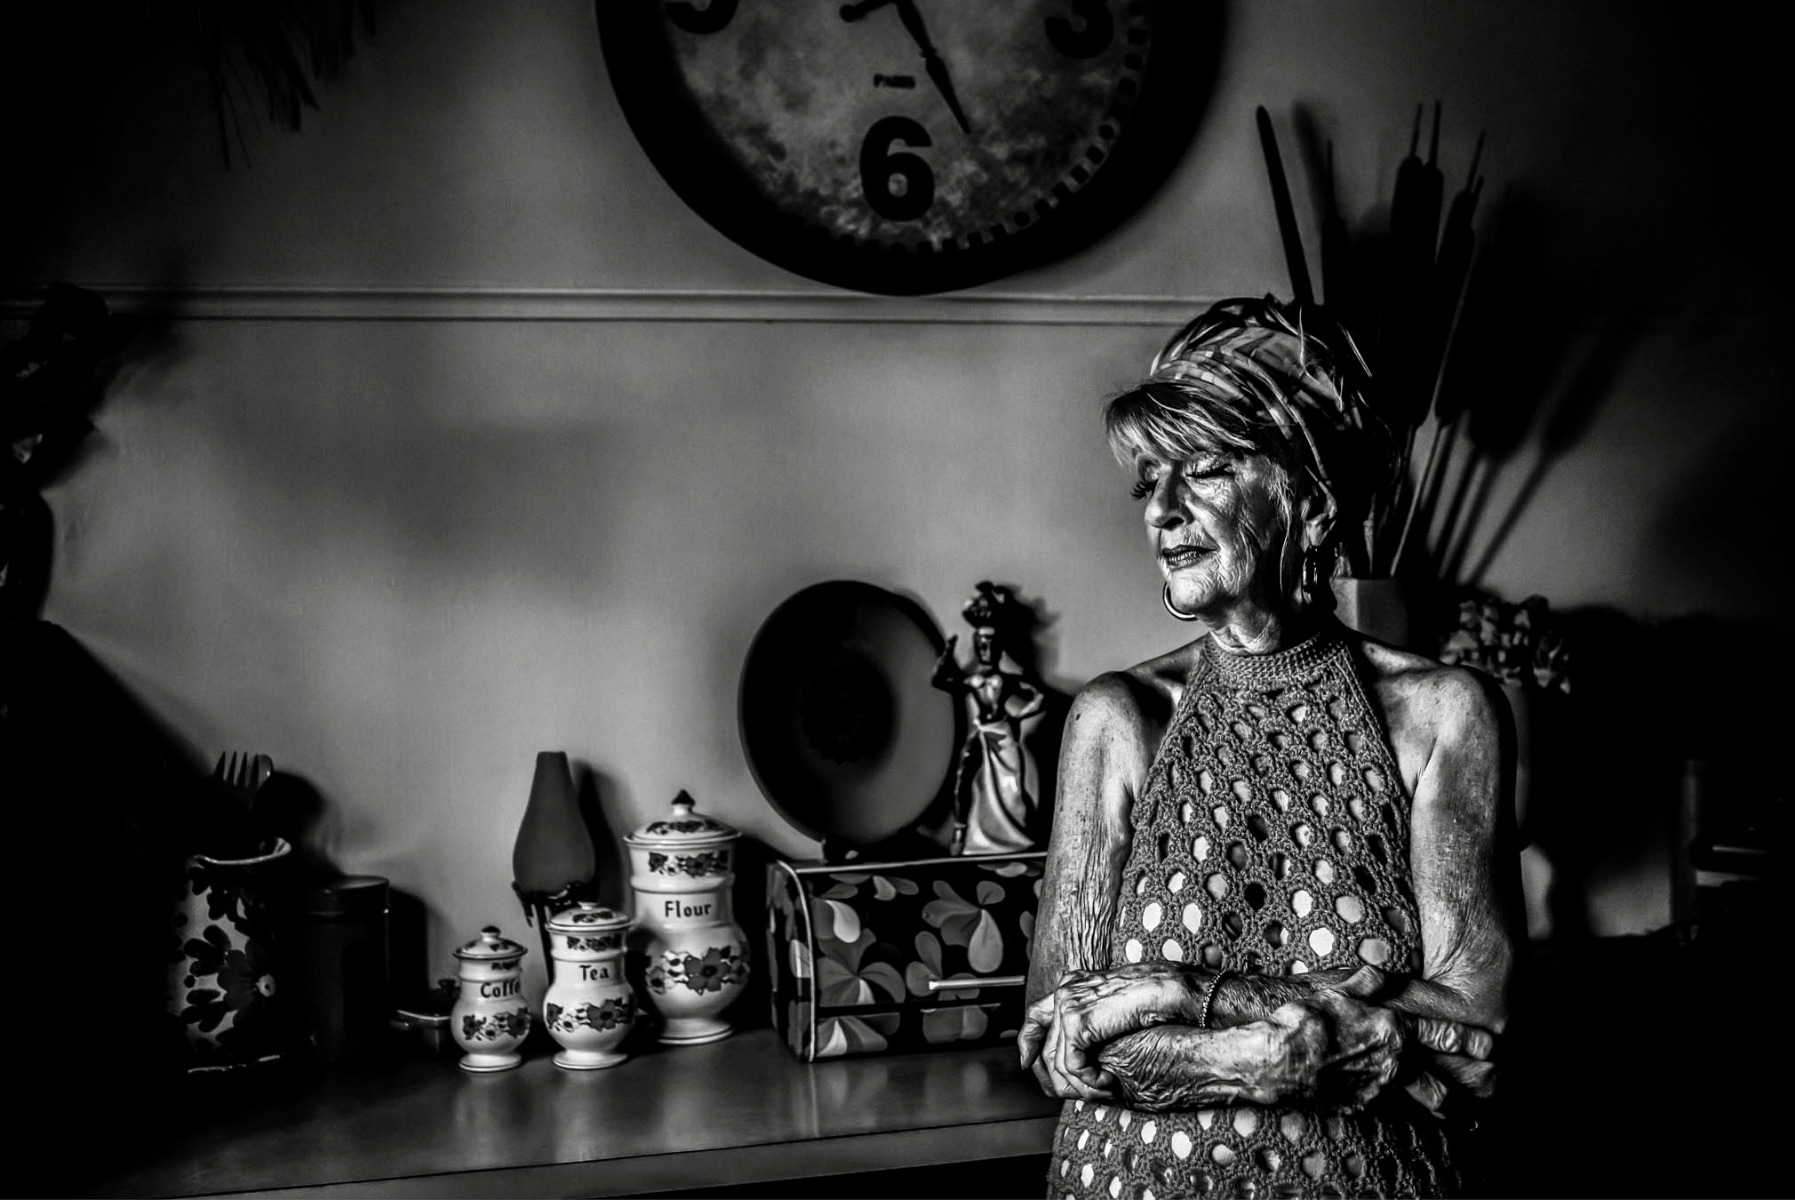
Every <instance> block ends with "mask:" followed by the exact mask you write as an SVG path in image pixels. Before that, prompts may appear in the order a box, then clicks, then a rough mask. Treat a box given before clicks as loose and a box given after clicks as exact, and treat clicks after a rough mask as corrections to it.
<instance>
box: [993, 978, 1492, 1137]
mask: <svg viewBox="0 0 1795 1200" xmlns="http://www.w3.org/2000/svg"><path fill="white" fill-rule="evenodd" d="M1193 973H1195V972H1190V971H1186V970H1185V969H1183V968H1181V967H1180V966H1179V964H1175V963H1164V962H1156V963H1134V964H1129V965H1128V966H1125V967H1122V968H1119V969H1117V970H1115V971H1070V972H1067V973H1066V975H1065V977H1064V978H1062V979H1061V981H1060V986H1059V987H1058V988H1056V989H1055V990H1054V991H1053V992H1052V993H1050V994H1048V995H1046V996H1043V997H1042V998H1041V999H1039V1000H1037V1001H1036V1002H1035V1003H1034V1004H1033V1005H1031V1006H1030V1007H1029V1010H1028V1014H1027V1017H1026V1019H1025V1021H1024V1023H1023V1028H1022V1032H1021V1035H1020V1037H1019V1038H1018V1045H1019V1048H1020V1050H1021V1054H1022V1062H1023V1065H1024V1066H1025V1067H1029V1068H1031V1069H1032V1070H1033V1071H1034V1074H1035V1077H1036V1079H1037V1080H1038V1081H1039V1082H1040V1083H1041V1086H1042V1090H1044V1091H1046V1092H1048V1093H1050V1094H1052V1095H1057V1096H1064V1097H1068V1098H1076V1099H1084V1100H1120V1101H1122V1102H1124V1103H1127V1104H1128V1105H1129V1106H1130V1107H1134V1108H1143V1109H1164V1108H1174V1107H1183V1106H1186V1105H1192V1106H1194V1105H1200V1104H1206V1103H1226V1102H1229V1101H1232V1100H1249V1101H1251V1102H1253V1103H1256V1104H1300V1105H1305V1106H1309V1107H1320V1108H1328V1109H1334V1110H1340V1111H1353V1110H1357V1109H1360V1108H1363V1107H1365V1106H1366V1105H1367V1104H1369V1103H1370V1102H1371V1101H1372V1100H1373V1099H1375V1098H1376V1097H1377V1095H1378V1094H1379V1093H1380V1092H1381V1091H1383V1089H1384V1088H1385V1087H1387V1086H1389V1085H1390V1084H1391V1083H1392V1082H1394V1081H1396V1080H1397V1079H1398V1078H1399V1074H1400V1073H1402V1072H1403V1071H1404V1070H1405V1067H1406V1078H1404V1080H1403V1087H1404V1089H1405V1090H1406V1091H1407V1092H1408V1093H1409V1094H1410V1095H1411V1096H1413V1097H1414V1098H1415V1099H1416V1100H1418V1101H1419V1102H1420V1103H1421V1104H1422V1105H1423V1106H1424V1107H1426V1108H1428V1109H1430V1110H1435V1111H1437V1110H1438V1109H1439V1108H1440V1107H1441V1106H1442V1105H1443V1104H1444V1103H1445V1101H1446V1099H1447V1097H1448V1095H1449V1094H1450V1091H1451V1089H1450V1086H1449V1084H1448V1082H1447V1080H1446V1079H1442V1078H1440V1077H1439V1075H1438V1074H1436V1071H1437V1070H1439V1068H1438V1067H1437V1066H1435V1065H1434V1064H1431V1063H1430V1064H1429V1065H1428V1066H1421V1065H1418V1064H1415V1063H1414V1061H1413V1060H1414V1058H1415V1056H1416V1055H1417V1054H1419V1053H1427V1054H1429V1055H1430V1056H1431V1057H1432V1058H1449V1059H1454V1060H1458V1062H1457V1074H1456V1075H1449V1076H1448V1078H1449V1079H1452V1081H1453V1082H1457V1083H1459V1084H1460V1085H1461V1086H1463V1087H1466V1088H1468V1089H1470V1090H1471V1091H1473V1092H1476V1093H1480V1094H1487V1092H1488V1084H1489V1072H1490V1064H1489V1063H1488V1061H1487V1060H1488V1059H1489V1057H1490V1054H1491V1052H1492V1051H1493V1049H1494V1044H1495V1039H1494V1038H1493V1037H1492V1036H1491V1035H1490V1034H1489V1032H1488V1031H1487V1030H1482V1029H1478V1028H1476V1027H1475V1026H1470V1025H1466V1024H1464V1023H1462V1022H1458V1021H1451V1020H1444V1019H1439V1018H1430V1017H1420V1016H1414V1015H1412V1014H1408V1013H1401V1012H1398V1011H1396V1010H1393V1009H1390V1008H1386V1007H1383V1006H1381V1005H1379V1004H1377V1003H1376V1002H1375V1001H1376V999H1377V998H1378V997H1380V996H1388V995H1389V994H1390V993H1391V991H1392V988H1391V985H1390V982H1389V980H1388V977H1386V976H1385V974H1384V973H1383V972H1382V971H1380V970H1378V969H1377V968H1376V967H1372V966H1365V967H1361V968H1359V969H1358V970H1356V971H1354V972H1352V973H1351V974H1350V975H1348V976H1347V977H1346V978H1345V979H1343V980H1342V981H1341V982H1340V983H1339V985H1338V986H1322V987H1319V988H1312V989H1309V990H1308V994H1307V995H1303V996H1301V997H1299V998H1296V999H1291V1000H1286V1001H1283V1002H1282V1003H1280V1004H1279V1005H1278V1006H1277V1007H1276V1008H1274V1009H1273V1010H1272V1011H1271V1012H1269V1013H1267V1014H1266V1015H1264V1016H1263V1017H1261V1018H1258V1019H1256V1020H1250V1021H1249V1020H1237V1021H1234V1022H1233V1023H1231V1024H1228V1025H1225V1026H1221V1027H1220V1028H1223V1029H1227V1030H1228V1031H1229V1032H1228V1036H1226V1037H1222V1036H1211V1037H1209V1038H1208V1039H1207V1043H1208V1044H1207V1045H1204V1044H1202V1040H1201V1039H1198V1038H1196V1037H1193V1036H1191V1034H1192V1033H1195V1032H1208V1031H1196V1030H1194V1029H1190V1028H1189V1027H1191V1026H1193V1025H1194V1023H1195V1022H1196V1021H1198V1020H1200V1018H1201V1012H1200V1009H1199V1010H1198V1011H1192V1010H1191V1008H1190V1006H1189V1000H1190V997H1191V996H1192V994H1193V993H1192V992H1191V990H1190V989H1189V987H1188V986H1187V984H1188V982H1189V976H1190V975H1191V974H1193ZM1202 974H1204V975H1205V976H1207V972H1204V973H1202ZM1222 1015H1224V1014H1221V1013H1218V1012H1216V1011H1214V1010H1213V1009H1212V1012H1211V1018H1212V1021H1213V1020H1215V1019H1216V1018H1217V1017H1218V1016H1222ZM1181 1029H1189V1032H1179V1033H1176V1034H1174V1035H1171V1036H1168V1035H1167V1031H1168V1030H1181ZM1217 1033H1218V1034H1219V1030H1218V1031H1217ZM1131 1035H1134V1036H1131ZM1178 1055H1183V1056H1186V1057H1190V1056H1198V1057H1206V1058H1207V1059H1208V1060H1209V1061H1208V1062H1207V1066H1208V1069H1209V1070H1210V1072H1211V1073H1213V1074H1214V1076H1215V1078H1214V1079H1213V1080H1211V1082H1210V1083H1209V1084H1208V1085H1206V1086H1205V1085H1199V1086H1197V1087H1195V1088H1181V1087H1178V1086H1173V1085H1171V1084H1170V1083H1168V1078H1169V1076H1170V1074H1171V1072H1169V1071H1168V1069H1167V1067H1168V1062H1169V1060H1170V1059H1171V1058H1172V1057H1174V1056H1178ZM1430 1068H1431V1069H1430ZM1180 1101H1182V1102H1183V1103H1180Z"/></svg>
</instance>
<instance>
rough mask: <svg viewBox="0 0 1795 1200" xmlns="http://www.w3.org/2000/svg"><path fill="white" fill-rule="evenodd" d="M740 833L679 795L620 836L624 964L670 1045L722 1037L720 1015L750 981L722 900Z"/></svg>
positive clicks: (738, 934)
mask: <svg viewBox="0 0 1795 1200" xmlns="http://www.w3.org/2000/svg"><path fill="white" fill-rule="evenodd" d="M740 837H741V834H740V832H739V831H737V830H736V829H734V828H733V827H731V826H729V825H726V824H725V823H723V822H722V821H719V820H717V819H716V818H714V817H709V816H706V815H704V814H703V813H700V812H698V811H697V806H696V804H695V803H694V801H693V800H692V798H691V797H690V796H688V795H687V794H686V793H684V792H681V793H680V794H679V796H678V797H677V798H676V799H675V800H674V801H673V806H672V809H671V811H669V812H668V813H667V814H666V815H664V816H662V817H658V818H656V819H655V820H652V821H649V822H648V823H647V824H645V825H642V826H641V827H640V828H638V829H636V830H635V831H634V832H632V833H630V834H629V835H628V836H626V837H625V838H624V839H623V840H624V842H625V843H626V844H627V845H628V846H629V853H630V889H631V891H632V892H633V894H634V896H635V908H636V922H635V924H636V931H635V933H634V935H633V936H632V937H631V939H630V944H631V965H632V968H633V971H634V973H635V975H636V977H637V978H639V979H640V980H641V982H642V987H643V997H642V998H643V1000H644V1001H645V1002H646V1003H647V1004H649V1005H650V1006H651V1007H652V1008H653V1009H654V1011H655V1013H656V1014H657V1015H658V1016H659V1017H660V1020H661V1032H660V1040H661V1041H662V1042H665V1043H668V1044H670V1045H690V1044H694V1043H698V1042H713V1041H716V1040H717V1039H718V1038H723V1037H728V1036H729V1033H730V1030H731V1025H730V1022H729V1021H728V1020H727V1019H726V1018H725V1017H724V1016H723V1013H724V1011H725V1010H726V1009H727V1008H728V1007H729V1006H730V1005H731V1004H733V1003H734V1002H735V1000H736V999H737V997H739V996H740V995H741V993H742V989H743V987H744V986H745V985H746V983H747V981H748V948H747V943H746V939H745V937H744V936H743V933H742V927H741V926H740V925H737V924H736V923H735V919H734V915H733V912H732V904H731V899H730V888H731V885H732V884H733V883H734V881H735V869H734V864H735V846H736V841H737V840H738V839H739V838H740Z"/></svg>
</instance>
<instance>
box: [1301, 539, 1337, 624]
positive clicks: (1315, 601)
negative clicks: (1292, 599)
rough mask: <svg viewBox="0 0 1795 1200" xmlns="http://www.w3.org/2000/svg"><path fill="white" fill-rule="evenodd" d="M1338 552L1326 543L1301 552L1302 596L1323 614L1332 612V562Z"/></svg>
mask: <svg viewBox="0 0 1795 1200" xmlns="http://www.w3.org/2000/svg"><path fill="white" fill-rule="evenodd" d="M1338 555H1339V550H1338V549H1337V548H1335V547H1334V546H1333V544H1331V543H1328V544H1324V545H1320V546H1311V547H1310V548H1309V549H1307V550H1305V551H1303V583H1302V586H1303V596H1304V598H1305V599H1307V600H1308V602H1309V604H1310V605H1311V606H1312V607H1314V608H1318V609H1320V610H1321V611H1323V612H1332V611H1334V584H1333V574H1334V561H1335V559H1336V557H1337V556H1338Z"/></svg>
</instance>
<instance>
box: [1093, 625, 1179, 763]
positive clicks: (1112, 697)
mask: <svg viewBox="0 0 1795 1200" xmlns="http://www.w3.org/2000/svg"><path fill="white" fill-rule="evenodd" d="M1201 644H1202V639H1201V638H1199V639H1198V640H1197V641H1195V642H1191V643H1189V644H1188V645H1184V646H1180V647H1179V648H1178V649H1176V650H1173V651H1172V652H1170V653H1169V654H1162V655H1159V656H1158V657H1157V658H1150V659H1147V660H1146V661H1145V662H1139V663H1136V664H1134V665H1133V666H1132V667H1125V668H1123V669H1122V670H1119V671H1105V672H1104V673H1103V674H1101V675H1099V676H1097V677H1096V678H1095V679H1092V680H1091V681H1090V682H1089V683H1087V684H1085V685H1084V687H1083V688H1081V689H1079V692H1078V695H1077V696H1076V697H1075V698H1074V699H1073V701H1072V713H1071V720H1072V721H1073V722H1074V723H1075V724H1074V726H1073V728H1074V729H1076V728H1077V725H1078V724H1084V725H1086V726H1087V727H1088V729H1089V731H1090V732H1092V733H1095V732H1098V731H1102V732H1106V733H1110V734H1117V733H1127V734H1131V735H1134V736H1136V737H1140V738H1142V739H1143V740H1148V739H1150V740H1153V741H1157V735H1158V733H1159V732H1160V731H1163V730H1164V728H1165V724H1166V722H1167V721H1169V720H1170V719H1171V715H1172V710H1173V709H1174V708H1175V707H1177V704H1178V698H1179V696H1180V695H1181V694H1182V691H1183V688H1184V680H1185V679H1186V677H1188V676H1189V674H1190V669H1191V666H1192V664H1193V663H1194V662H1195V661H1196V654H1197V651H1198V647H1200V646H1201Z"/></svg>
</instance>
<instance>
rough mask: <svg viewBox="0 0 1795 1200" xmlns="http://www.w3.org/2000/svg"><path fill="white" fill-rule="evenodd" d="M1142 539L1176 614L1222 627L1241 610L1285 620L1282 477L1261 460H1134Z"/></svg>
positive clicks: (1227, 454)
mask: <svg viewBox="0 0 1795 1200" xmlns="http://www.w3.org/2000/svg"><path fill="white" fill-rule="evenodd" d="M1135 469H1136V472H1137V474H1138V478H1139V482H1138V483H1137V484H1136V486H1135V494H1136V495H1137V496H1139V497H1141V498H1142V499H1144V500H1145V501H1146V505H1147V506H1146V511H1145V513H1144V516H1145V518H1146V522H1147V536H1148V538H1149V539H1150V540H1151V541H1152V543H1153V551H1154V554H1155V555H1156V556H1157V558H1158V560H1159V568H1160V571H1161V572H1162V573H1163V574H1164V575H1165V578H1166V580H1167V582H1168V583H1169V585H1170V588H1171V600H1172V603H1173V604H1174V605H1176V606H1177V607H1178V609H1179V610H1180V611H1183V612H1188V613H1193V614H1195V615H1197V616H1199V617H1201V618H1203V619H1204V621H1205V622H1206V623H1208V624H1211V625H1215V624H1218V623H1225V622H1227V620H1228V617H1229V614H1231V613H1234V612H1236V611H1237V610H1239V609H1240V608H1241V607H1242V606H1243V605H1254V606H1257V607H1259V608H1261V609H1263V610H1265V611H1267V612H1274V613H1283V612H1284V611H1285V610H1286V609H1287V608H1289V606H1290V603H1291V601H1290V600H1289V598H1288V597H1287V596H1286V595H1285V589H1284V587H1283V584H1282V581H1283V579H1284V575H1285V571H1286V567H1285V565H1284V564H1283V562H1282V559H1283V557H1284V554H1285V544H1286V542H1287V540H1288V539H1287V536H1286V535H1287V533H1288V531H1289V521H1290V517H1289V506H1288V503H1287V502H1286V500H1285V499H1284V496H1285V488H1284V487H1283V473H1282V470H1281V468H1279V467H1278V466H1277V465H1276V464H1275V463H1273V462H1272V461H1271V460H1269V459H1267V458H1264V457H1262V456H1260V455H1249V454H1239V453H1235V452H1232V451H1215V452H1213V453H1206V454H1202V455H1199V456H1198V457H1196V458H1191V459H1184V460H1173V461H1169V460H1166V459H1162V458H1158V457H1155V456H1153V455H1150V454H1144V455H1141V456H1139V457H1137V458H1136V459H1135Z"/></svg>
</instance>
